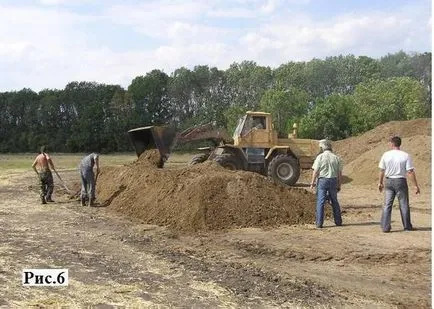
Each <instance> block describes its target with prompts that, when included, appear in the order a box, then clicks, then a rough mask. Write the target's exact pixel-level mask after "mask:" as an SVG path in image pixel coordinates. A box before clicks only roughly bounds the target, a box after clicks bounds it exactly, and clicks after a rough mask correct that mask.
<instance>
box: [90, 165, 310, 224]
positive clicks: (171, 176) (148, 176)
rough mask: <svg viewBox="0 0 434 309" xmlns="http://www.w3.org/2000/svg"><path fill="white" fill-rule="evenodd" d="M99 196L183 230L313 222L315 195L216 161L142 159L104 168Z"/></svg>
mask: <svg viewBox="0 0 434 309" xmlns="http://www.w3.org/2000/svg"><path fill="white" fill-rule="evenodd" d="M98 182H99V184H98V188H97V194H98V200H99V201H100V202H103V203H106V204H109V209H111V210H115V211H117V212H120V213H123V214H125V215H128V216H130V217H134V218H138V219H141V220H143V221H144V222H146V223H150V224H157V225H167V226H169V227H171V228H172V229H175V230H180V231H197V230H221V229H228V228H238V227H268V226H277V225H280V224H290V225H291V224H303V223H313V221H314V205H315V196H314V195H313V194H312V193H311V192H309V191H307V190H305V189H302V188H288V187H282V186H278V185H275V184H274V183H272V182H270V181H269V180H268V179H266V178H265V177H263V176H261V175H258V174H255V173H250V172H243V171H229V170H226V169H223V168H221V167H220V166H218V165H216V164H215V163H212V162H205V163H203V164H198V165H194V166H186V167H183V168H177V169H169V168H168V169H157V168H155V167H154V166H152V164H149V163H148V162H146V160H143V159H140V160H137V161H136V162H134V163H132V164H130V165H128V166H123V167H116V168H106V169H102V172H101V175H100V177H99V180H98Z"/></svg>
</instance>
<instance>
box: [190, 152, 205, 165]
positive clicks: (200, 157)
mask: <svg viewBox="0 0 434 309" xmlns="http://www.w3.org/2000/svg"><path fill="white" fill-rule="evenodd" d="M208 157H209V154H206V153H198V154H196V155H194V156H193V158H191V160H190V162H189V163H188V165H196V164H199V163H203V162H205V161H206V160H208Z"/></svg>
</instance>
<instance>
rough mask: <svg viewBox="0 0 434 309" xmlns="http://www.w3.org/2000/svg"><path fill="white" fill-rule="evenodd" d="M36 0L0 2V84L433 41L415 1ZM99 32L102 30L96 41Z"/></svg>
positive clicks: (374, 50)
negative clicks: (79, 7)
mask: <svg viewBox="0 0 434 309" xmlns="http://www.w3.org/2000/svg"><path fill="white" fill-rule="evenodd" d="M78 1H79V2H75V3H84V2H88V3H91V2H92V4H93V5H95V2H94V1H91V0H78ZM42 2H44V5H47V6H31V7H25V6H16V7H14V6H5V5H3V6H1V5H0V36H1V37H2V40H1V43H0V70H1V71H2V73H3V74H1V75H0V87H1V88H0V91H6V90H12V89H21V88H23V87H30V88H32V89H34V90H40V89H43V88H63V87H64V86H65V85H66V84H67V83H68V82H71V81H81V80H87V81H98V82H101V83H115V84H118V83H119V84H121V85H122V86H124V87H126V86H128V85H129V83H130V82H131V80H132V79H133V78H134V77H136V76H138V75H144V74H146V73H147V72H149V71H151V70H152V69H161V70H163V71H164V72H166V73H168V74H170V73H172V72H173V71H174V70H175V69H177V68H179V67H181V66H186V67H190V68H192V67H194V66H195V65H209V66H217V67H219V68H220V69H225V68H227V67H228V66H229V65H230V64H231V63H233V62H240V61H242V60H253V61H256V62H257V63H258V64H260V65H270V66H277V65H280V64H282V63H285V62H288V61H300V60H310V59H312V58H314V57H316V58H323V57H326V56H332V55H338V54H350V53H351V54H355V55H367V56H371V57H378V56H382V55H385V54H387V53H388V52H391V53H393V52H397V51H398V50H400V49H402V50H405V51H421V52H424V51H430V50H431V25H432V19H431V16H430V12H427V7H423V6H420V3H419V2H418V4H419V5H415V6H413V7H409V6H407V7H406V8H405V9H399V8H397V9H396V10H395V11H389V12H372V11H371V12H369V13H357V14H346V15H340V16H335V17H330V18H328V19H322V20H318V19H316V18H313V17H311V16H310V15H308V13H307V12H305V13H303V14H302V13H296V11H294V10H291V11H290V10H289V9H287V7H288V5H289V4H291V3H298V4H300V3H307V2H308V1H307V0H298V1H297V0H294V1H291V0H269V1H265V2H264V1H259V0H236V1H229V0H227V1H218V0H210V1H199V2H197V1H193V0H186V1H169V0H161V1H160V0H153V1H147V2H142V3H141V4H139V5H137V4H136V5H131V4H122V5H119V4H116V5H110V3H111V2H113V1H108V2H104V3H106V5H105V6H104V7H101V10H100V13H99V14H95V13H94V14H92V15H91V14H90V13H87V14H83V13H80V14H79V13H74V11H69V10H67V8H66V7H64V6H62V5H69V4H71V3H74V1H72V0H41V3H42ZM125 3H127V2H125ZM48 5H52V6H48ZM56 5H59V6H56ZM283 8H285V9H283ZM94 12H95V11H94ZM118 27H120V28H122V29H123V31H124V32H122V34H125V35H126V36H127V37H125V38H124V39H125V41H128V40H129V37H128V32H131V33H133V34H134V38H131V40H134V41H138V43H140V44H138V45H134V44H131V46H134V48H133V47H130V48H122V44H120V43H119V37H116V36H115V35H114V34H113V35H112V34H111V33H110V32H108V33H106V31H110V30H106V29H116V28H118ZM93 31H96V32H93ZM101 34H104V35H106V36H107V38H105V40H103V41H101V42H100V41H98V39H100V37H99V36H100V35H101ZM108 38H112V39H113V42H110V41H109V40H108ZM149 42H151V43H152V44H150V45H149ZM110 44H111V45H110Z"/></svg>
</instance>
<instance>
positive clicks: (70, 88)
mask: <svg viewBox="0 0 434 309" xmlns="http://www.w3.org/2000/svg"><path fill="white" fill-rule="evenodd" d="M247 110H255V111H266V112H270V113H272V114H273V119H274V126H275V129H276V130H278V132H279V134H280V135H282V136H285V135H287V134H288V132H289V131H290V130H291V128H292V125H293V123H294V122H297V123H298V124H299V137H302V138H313V139H321V138H325V137H327V138H330V139H332V140H338V139H343V138H347V137H350V136H354V135H357V134H361V133H363V132H365V131H367V130H370V129H372V128H374V127H376V126H378V125H379V124H382V123H385V122H388V121H392V120H410V119H415V118H430V117H431V53H405V52H403V51H400V52H397V53H395V54H388V55H386V56H383V57H381V58H379V59H373V58H370V57H366V56H360V57H356V56H354V55H347V56H343V55H340V56H336V57H328V58H326V59H312V60H310V61H306V62H292V61H291V62H288V63H285V64H282V65H280V66H279V67H277V68H275V69H271V68H270V67H265V66H260V65H258V64H256V63H255V62H253V61H243V62H241V63H233V64H232V65H231V66H230V67H229V68H228V69H226V70H219V69H217V68H215V67H209V66H207V65H198V66H196V67H194V68H193V69H192V70H190V69H187V68H185V67H181V68H179V69H176V70H175V71H174V72H172V73H171V74H170V75H168V74H166V73H164V72H163V71H161V70H153V71H151V72H148V73H146V74H145V75H143V76H137V77H135V78H134V79H133V80H132V82H131V84H130V85H129V86H128V88H127V89H124V88H122V87H121V86H119V85H106V84H101V83H96V82H83V81H82V82H79V81H74V82H71V83H69V84H68V85H66V87H65V88H64V89H62V90H58V89H44V90H42V91H40V92H38V93H37V92H35V91H32V90H31V89H26V88H25V89H22V90H20V91H9V92H2V93H0V137H1V138H0V152H34V151H36V150H37V149H38V148H39V146H40V145H43V144H45V145H48V147H49V149H51V151H55V152H88V151H98V152H117V151H131V150H132V146H131V144H130V141H129V139H128V136H127V134H126V132H127V131H128V130H129V129H132V128H135V127H140V126H145V125H167V124H168V125H171V126H175V127H176V128H178V129H179V130H182V129H185V128H188V127H191V126H195V125H198V124H203V123H208V122H214V123H215V125H216V126H218V127H223V128H226V129H228V130H229V131H232V130H233V129H234V127H235V125H236V123H237V120H238V118H239V117H240V116H242V115H243V114H244V113H245V111H247Z"/></svg>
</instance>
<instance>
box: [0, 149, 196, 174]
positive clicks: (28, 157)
mask: <svg viewBox="0 0 434 309" xmlns="http://www.w3.org/2000/svg"><path fill="white" fill-rule="evenodd" d="M50 156H51V158H52V160H53V163H54V167H55V168H56V170H71V169H76V168H78V164H79V163H80V160H81V158H82V157H83V155H82V154H72V153H51V154H50ZM192 156H193V154H188V153H172V155H171V156H170V158H169V160H168V161H167V163H166V166H179V165H183V164H186V163H187V162H188V161H189V160H190V158H191V157H192ZM35 157H36V155H34V154H30V153H19V154H0V171H1V170H27V169H28V170H31V169H32V163H33V161H34V160H35ZM136 159H137V157H136V155H135V154H133V153H113V154H102V155H101V158H100V166H118V165H123V164H128V163H131V162H133V161H134V160H136Z"/></svg>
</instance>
